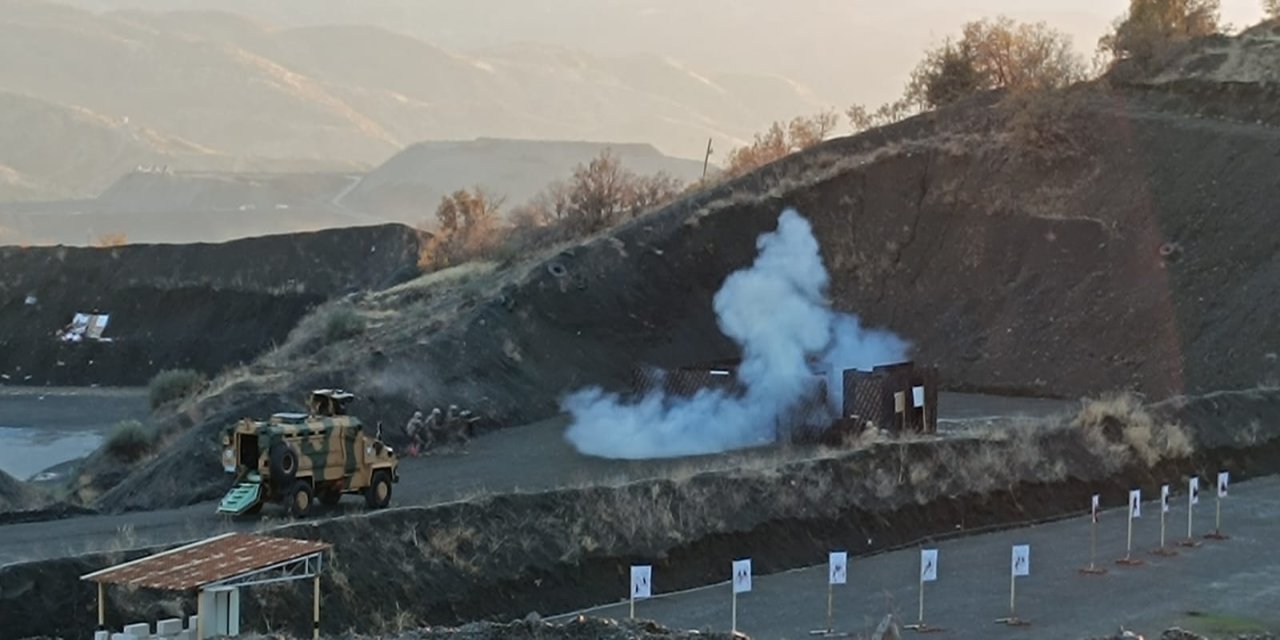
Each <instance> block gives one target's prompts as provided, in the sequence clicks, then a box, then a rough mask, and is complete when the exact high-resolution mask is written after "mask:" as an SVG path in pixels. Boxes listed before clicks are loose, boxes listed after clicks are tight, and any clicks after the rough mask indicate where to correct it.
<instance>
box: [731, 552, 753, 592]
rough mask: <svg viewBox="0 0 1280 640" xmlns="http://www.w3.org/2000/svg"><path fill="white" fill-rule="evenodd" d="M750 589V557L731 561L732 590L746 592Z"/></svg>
mask: <svg viewBox="0 0 1280 640" xmlns="http://www.w3.org/2000/svg"><path fill="white" fill-rule="evenodd" d="M750 590H751V558H743V559H742V560H734V561H733V592H734V593H746V592H748V591H750Z"/></svg>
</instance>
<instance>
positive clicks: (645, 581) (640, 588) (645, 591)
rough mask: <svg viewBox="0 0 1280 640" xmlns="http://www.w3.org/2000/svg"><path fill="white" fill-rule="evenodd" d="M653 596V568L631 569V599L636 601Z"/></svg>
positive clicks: (639, 567)
mask: <svg viewBox="0 0 1280 640" xmlns="http://www.w3.org/2000/svg"><path fill="white" fill-rule="evenodd" d="M652 595H653V567H651V566H648V565H640V566H633V567H631V597H632V598H635V599H637V600H639V599H641V598H648V597H651V596H652Z"/></svg>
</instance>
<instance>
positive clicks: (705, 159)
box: [702, 138, 711, 182]
mask: <svg viewBox="0 0 1280 640" xmlns="http://www.w3.org/2000/svg"><path fill="white" fill-rule="evenodd" d="M710 162H711V138H707V154H706V155H705V156H703V157H702V181H703V182H706V181H707V164H708V163H710Z"/></svg>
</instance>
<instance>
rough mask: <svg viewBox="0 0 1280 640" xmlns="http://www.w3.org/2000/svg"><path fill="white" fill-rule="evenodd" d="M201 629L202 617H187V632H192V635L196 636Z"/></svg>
mask: <svg viewBox="0 0 1280 640" xmlns="http://www.w3.org/2000/svg"><path fill="white" fill-rule="evenodd" d="M199 628H200V616H187V631H190V632H191V633H192V634H194V633H195V632H196V629H199Z"/></svg>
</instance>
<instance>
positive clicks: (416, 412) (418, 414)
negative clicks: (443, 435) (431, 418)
mask: <svg viewBox="0 0 1280 640" xmlns="http://www.w3.org/2000/svg"><path fill="white" fill-rule="evenodd" d="M413 417H415V418H421V417H422V412H421V411H414V412H413Z"/></svg>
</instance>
